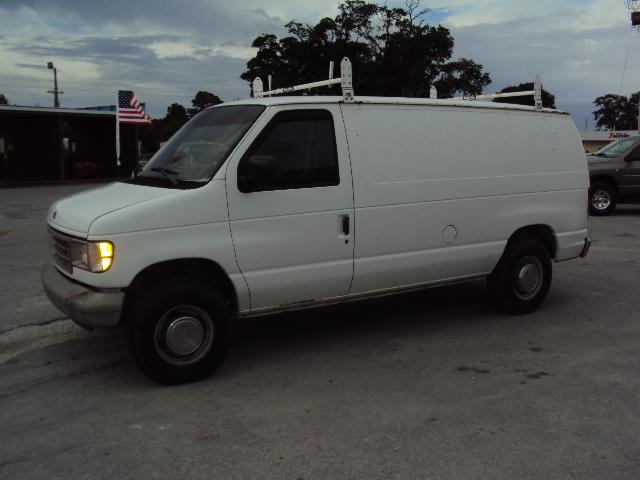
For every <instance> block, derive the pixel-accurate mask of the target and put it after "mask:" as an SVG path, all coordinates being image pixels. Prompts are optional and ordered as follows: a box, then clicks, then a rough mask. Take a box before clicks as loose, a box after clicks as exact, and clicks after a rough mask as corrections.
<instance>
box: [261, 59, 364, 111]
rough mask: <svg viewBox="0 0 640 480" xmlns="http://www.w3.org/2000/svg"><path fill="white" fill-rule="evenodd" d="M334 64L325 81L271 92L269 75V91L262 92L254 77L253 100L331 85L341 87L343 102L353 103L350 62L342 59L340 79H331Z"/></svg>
mask: <svg viewBox="0 0 640 480" xmlns="http://www.w3.org/2000/svg"><path fill="white" fill-rule="evenodd" d="M333 67H334V62H330V63H329V78H328V79H327V80H321V81H319V82H312V83H304V84H302V85H294V86H293V87H284V88H277V89H275V90H272V88H271V75H269V77H268V82H269V90H267V91H266V92H265V91H264V85H263V83H262V80H261V79H260V77H256V79H255V80H254V81H253V96H254V97H255V98H263V97H269V96H272V95H279V94H281V93H289V92H297V91H300V90H310V89H312V88H319V87H328V86H331V85H337V84H338V83H339V84H340V85H341V86H342V97H343V100H344V101H345V102H353V98H354V94H353V71H352V69H351V61H350V60H349V59H348V58H347V57H344V58H343V59H342V61H341V62H340V77H339V78H333Z"/></svg>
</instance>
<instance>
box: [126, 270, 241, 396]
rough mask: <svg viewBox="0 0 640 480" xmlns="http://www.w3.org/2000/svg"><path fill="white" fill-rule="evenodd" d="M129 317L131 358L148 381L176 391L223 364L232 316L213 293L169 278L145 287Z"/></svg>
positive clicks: (193, 282) (199, 285)
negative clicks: (184, 384) (177, 385)
mask: <svg viewBox="0 0 640 480" xmlns="http://www.w3.org/2000/svg"><path fill="white" fill-rule="evenodd" d="M147 292H148V293H145V294H143V295H141V296H140V297H139V298H137V299H136V300H135V303H134V305H133V306H132V308H130V309H129V311H128V312H127V318H126V322H127V327H128V330H129V343H130V349H131V353H132V355H133V357H134V359H135V360H136V363H137V364H138V367H139V368H140V370H142V372H143V373H144V374H145V375H147V376H148V377H149V378H151V379H153V380H155V381H157V382H159V383H163V384H168V385H175V384H180V383H187V382H193V381H196V380H200V379H203V378H205V377H207V376H209V375H210V374H211V373H213V372H214V371H215V370H216V369H217V368H218V367H219V366H220V364H222V362H223V361H224V358H225V357H226V353H227V337H228V330H229V319H230V313H229V309H228V308H227V305H226V303H225V302H224V300H223V299H222V297H221V296H220V295H219V294H218V293H217V292H216V291H215V290H214V287H213V286H211V285H209V284H207V283H204V282H201V281H197V280H190V279H184V278H171V279H168V280H167V281H163V282H161V283H155V284H153V285H152V286H149V288H148V289H147Z"/></svg>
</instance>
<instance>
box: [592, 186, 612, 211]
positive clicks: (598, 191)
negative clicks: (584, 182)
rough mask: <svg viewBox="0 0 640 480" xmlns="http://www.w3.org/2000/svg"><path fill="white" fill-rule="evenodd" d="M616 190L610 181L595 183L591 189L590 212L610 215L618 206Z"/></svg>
mask: <svg viewBox="0 0 640 480" xmlns="http://www.w3.org/2000/svg"><path fill="white" fill-rule="evenodd" d="M616 203H617V196H616V190H615V188H613V187H612V186H611V185H609V184H608V183H594V184H593V185H591V188H590V189H589V213H590V214H591V215H609V214H610V213H611V212H613V211H614V210H615V208H616Z"/></svg>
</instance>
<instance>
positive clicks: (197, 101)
mask: <svg viewBox="0 0 640 480" xmlns="http://www.w3.org/2000/svg"><path fill="white" fill-rule="evenodd" d="M220 103H222V99H221V98H220V97H218V96H217V95H215V94H213V93H211V92H205V91H203V90H200V91H199V92H198V93H196V96H195V97H193V100H191V105H193V108H190V109H189V116H190V117H193V116H194V115H196V114H197V113H199V112H201V111H202V110H204V109H205V108H209V107H212V106H214V105H218V104H220Z"/></svg>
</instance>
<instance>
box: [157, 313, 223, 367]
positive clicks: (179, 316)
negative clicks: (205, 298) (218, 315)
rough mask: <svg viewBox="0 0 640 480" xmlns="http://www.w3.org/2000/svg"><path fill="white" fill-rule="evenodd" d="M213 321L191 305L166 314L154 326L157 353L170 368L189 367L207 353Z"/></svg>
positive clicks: (211, 338)
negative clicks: (175, 366) (173, 366)
mask: <svg viewBox="0 0 640 480" xmlns="http://www.w3.org/2000/svg"><path fill="white" fill-rule="evenodd" d="M213 340H214V327H213V321H212V320H211V317H210V316H209V314H208V313H207V312H205V311H204V310H203V309H201V308H200V307H197V306H195V305H180V306H178V307H174V308H172V309H171V310H169V311H168V312H166V313H165V314H164V315H163V316H162V318H160V321H159V322H158V323H157V324H156V328H155V335H154V344H155V347H156V351H157V352H158V354H159V355H160V356H161V357H162V358H163V359H164V360H165V361H167V362H169V363H171V364H173V365H189V364H192V363H196V362H197V361H199V360H200V359H202V358H203V357H204V356H205V355H206V354H207V353H208V352H209V350H211V347H212V345H213Z"/></svg>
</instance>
